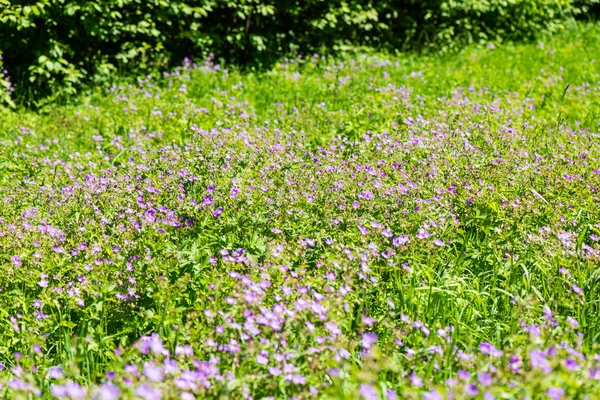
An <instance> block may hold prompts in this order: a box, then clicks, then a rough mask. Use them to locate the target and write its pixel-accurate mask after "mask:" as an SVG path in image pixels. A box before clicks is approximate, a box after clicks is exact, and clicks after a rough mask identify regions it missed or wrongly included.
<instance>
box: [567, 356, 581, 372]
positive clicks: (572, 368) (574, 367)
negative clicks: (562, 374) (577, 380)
mask: <svg viewBox="0 0 600 400" xmlns="http://www.w3.org/2000/svg"><path fill="white" fill-rule="evenodd" d="M565 368H566V369H568V370H569V371H575V370H577V369H579V364H578V363H577V361H575V360H573V359H571V358H567V359H566V360H565Z"/></svg>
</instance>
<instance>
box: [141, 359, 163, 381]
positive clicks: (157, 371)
mask: <svg viewBox="0 0 600 400" xmlns="http://www.w3.org/2000/svg"><path fill="white" fill-rule="evenodd" d="M144 376H145V377H146V378H148V380H149V381H151V382H161V381H162V380H163V371H162V368H160V367H158V366H156V365H154V364H150V363H145V364H144Z"/></svg>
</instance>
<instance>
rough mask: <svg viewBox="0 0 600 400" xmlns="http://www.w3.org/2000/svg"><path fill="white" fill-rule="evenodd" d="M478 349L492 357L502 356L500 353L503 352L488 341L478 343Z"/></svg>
mask: <svg viewBox="0 0 600 400" xmlns="http://www.w3.org/2000/svg"><path fill="white" fill-rule="evenodd" d="M479 351H481V352H482V353H483V354H487V355H490V356H492V357H502V354H504V353H502V351H501V350H498V349H497V348H496V347H495V346H494V345H493V344H491V343H488V342H483V343H481V344H480V345H479Z"/></svg>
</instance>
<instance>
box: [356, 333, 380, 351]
mask: <svg viewBox="0 0 600 400" xmlns="http://www.w3.org/2000/svg"><path fill="white" fill-rule="evenodd" d="M376 342H377V335H376V334H374V333H372V332H367V333H365V334H363V335H362V338H361V339H360V347H362V348H363V349H365V350H369V349H370V348H371V346H373V345H374V344H375V343H376Z"/></svg>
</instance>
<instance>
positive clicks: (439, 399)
mask: <svg viewBox="0 0 600 400" xmlns="http://www.w3.org/2000/svg"><path fill="white" fill-rule="evenodd" d="M423 400H444V396H442V394H441V393H440V392H438V391H437V390H435V389H431V390H430V391H429V392H428V393H425V394H424V395H423Z"/></svg>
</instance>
